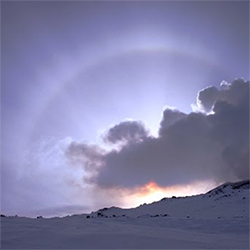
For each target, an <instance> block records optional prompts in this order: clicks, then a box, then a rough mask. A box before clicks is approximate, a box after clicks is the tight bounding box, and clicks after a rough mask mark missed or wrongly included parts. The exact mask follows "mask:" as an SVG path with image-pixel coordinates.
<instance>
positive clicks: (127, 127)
mask: <svg viewBox="0 0 250 250" xmlns="http://www.w3.org/2000/svg"><path fill="white" fill-rule="evenodd" d="M148 134H149V132H148V131H147V130H146V129H145V126H144V124H143V123H142V122H140V121H123V122H121V123H119V124H117V125H115V126H113V127H111V128H110V129H109V130H108V132H107V133H106V134H105V135H104V138H103V139H104V141H105V142H107V143H111V144H115V143H118V142H123V143H129V142H137V141H140V140H143V139H145V138H146V137H147V136H148Z"/></svg>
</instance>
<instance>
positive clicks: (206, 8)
mask: <svg viewBox="0 0 250 250" xmlns="http://www.w3.org/2000/svg"><path fill="white" fill-rule="evenodd" d="M1 45H2V50H1V52H2V54H1V59H2V61H1V76H2V78H1V212H2V213H6V214H24V215H30V216H31V215H36V214H37V213H40V214H48V215H50V214H61V213H74V212H82V211H83V212H84V211H90V210H92V209H95V208H97V207H98V206H102V205H110V206H111V205H113V203H115V198H114V199H110V198H108V201H107V199H105V197H109V196H108V195H110V193H108V194H107V193H106V194H103V193H102V192H103V189H105V188H106V187H107V186H108V187H109V186H110V185H111V186H112V187H113V186H115V187H116V186H117V185H118V186H119V185H120V184H119V183H121V185H122V187H121V188H124V187H126V188H129V187H130V186H131V187H132V186H133V187H134V186H136V185H137V184H138V185H144V184H145V183H146V182H147V181H150V178H148V177H150V176H152V175H153V173H152V172H151V171H149V172H147V171H146V175H145V176H143V177H141V179H140V178H139V179H140V180H138V177H136V176H137V172H138V173H139V176H140V171H143V169H141V168H142V165H144V164H145V165H147V163H148V162H149V160H148V159H144V160H142V161H139V162H137V161H132V160H131V159H132V158H131V154H130V152H131V150H134V151H133V152H137V150H138V152H141V153H140V154H142V155H144V154H148V155H150V152H151V153H152V152H153V151H154V149H155V147H156V148H157V147H159V148H161V149H162V147H163V148H165V147H166V148H168V149H169V151H171V150H172V148H171V147H172V146H171V145H173V144H174V143H173V144H171V145H169V144H165V141H164V140H165V139H162V140H163V141H164V143H162V144H161V137H160V138H158V130H159V129H160V133H162V134H161V136H162V137H164V136H165V134H169V133H170V132H169V129H168V128H167V127H166V128H165V126H166V125H165V124H166V123H167V124H168V122H169V120H168V119H169V117H170V116H169V115H170V114H169V113H171V111H166V112H165V111H164V110H165V108H164V106H169V107H176V108H177V109H178V110H179V111H178V112H179V113H178V112H177V113H178V114H177V115H176V114H175V111H173V113H174V114H173V117H179V115H180V117H184V116H186V115H187V114H189V113H190V112H192V107H191V104H196V96H197V93H198V92H199V91H200V90H202V89H204V88H205V87H206V86H211V85H212V86H215V87H217V88H218V89H219V90H218V91H219V92H218V93H219V94H217V92H216V91H215V92H214V93H215V95H216V97H215V96H213V98H212V97H211V95H210V94H207V93H208V91H205V92H204V93H205V94H204V96H205V97H206V95H208V97H207V98H208V99H201V103H202V105H203V106H202V107H203V112H205V111H208V110H204V109H205V108H206V107H207V106H206V105H208V106H209V104H207V103H206V101H207V100H210V101H211V102H213V103H214V102H216V101H217V100H224V101H225V100H226V101H227V102H228V103H232V104H233V105H236V106H237V105H238V104H239V103H238V99H237V101H235V100H236V99H234V98H233V97H234V95H235V93H238V92H237V91H238V89H240V87H239V88H238V87H236V88H235V89H236V90H235V89H234V87H229V90H226V91H228V92H226V91H225V89H223V88H221V89H220V83H221V82H222V81H223V80H224V81H226V82H228V83H231V82H232V81H233V80H234V79H235V78H244V79H245V80H249V2H248V1H240V2H239V1H218V2H217V1H208V2H204V1H193V2H189V1H187V2H181V1H176V2H168V1H166V2H164V1H159V2H157V1H154V2H153V1H149V2H140V1H138V2H137V1H129V2H120V1H117V2H113V1H107V2H105V1H103V2H102V1H94V2H88V1H75V2H71V1H60V2H59V1H51V2H47V1H40V2H36V1H34V2H32V1H17V2H16V1H9V2H6V1H4V2H1ZM237 84H238V85H237ZM237 84H236V85H237V86H240V84H242V85H241V86H243V85H244V84H245V83H241V82H240V81H239V83H238V82H237ZM236 85H235V86H236ZM244 86H245V85H244ZM244 86H243V87H242V88H244ZM212 91H214V90H211V92H212ZM234 91H235V92H234ZM224 92H226V93H224ZM231 92H232V93H233V94H230V96H229V97H228V93H231ZM239 93H240V94H242V91H241V89H240V90H239ZM232 96H233V97H232ZM201 98H203V97H201ZM213 103H212V104H213ZM193 107H194V105H193ZM218 107H219V108H220V105H219V104H218ZM199 108H200V107H196V109H198V110H199ZM210 108H211V107H210V106H209V107H208V109H210ZM219 108H218V110H220V109H219ZM167 110H169V109H167ZM228 110H229V109H228ZM230 110H231V109H230ZM239 110H241V109H239ZM163 111H164V113H163ZM218 112H219V111H218ZM228 112H231V111H228ZM232 112H234V111H232ZM239 112H240V111H239ZM242 112H243V111H242ZM184 113H185V114H184ZM236 113H237V112H236ZM182 114H184V116H182ZM244 114H245V113H244ZM165 115H166V116H165ZM126 119H133V120H135V121H142V124H144V125H143V126H141V124H139V125H138V126H137V123H135V124H132V126H131V124H130V123H129V122H128V124H126V123H125V125H124V123H122V121H124V120H126ZM174 119H177V118H174ZM178 119H179V118H178ZM178 119H177V120H178ZM192 119H193V118H190V120H191V121H190V123H189V116H188V119H187V120H188V121H185V122H183V124H182V125H179V127H180V128H173V129H172V130H170V131H172V134H171V136H170V138H168V141H171V140H173V141H176V140H177V141H178V140H181V138H179V137H178V136H177V137H174V135H175V133H177V132H178V131H179V130H178V129H180V131H182V128H183V129H187V128H190V126H193V125H192V122H193V120H192ZM195 119H197V120H199V119H200V118H194V120H195ZM216 119H217V118H215V120H216ZM218 119H219V118H218ZM211 120H212V122H213V117H212V119H211ZM161 121H162V122H161ZM166 121H167V122H166ZM240 121H241V120H240ZM115 124H121V126H118V127H116V129H113V130H112V131H113V132H112V133H114V134H108V135H110V136H111V137H107V135H106V138H113V139H112V140H113V141H117V140H118V141H119V140H123V139H124V138H125V139H124V140H126V141H129V143H132V144H131V145H132V146H128V145H130V144H127V146H124V148H123V150H122V151H121V152H120V153H119V154H117V156H116V155H115V156H114V154H112V153H103V152H100V149H99V146H93V147H92V146H91V147H90V146H89V144H97V145H102V146H103V147H104V148H105V150H108V148H109V147H112V145H111V146H110V145H109V146H107V145H106V146H105V145H104V142H103V141H102V138H103V137H105V136H103V135H102V134H103V133H105V131H106V133H109V132H107V129H108V128H111V127H112V126H114V125H115ZM185 124H187V125H185ZM190 124H191V125H190ZM144 126H145V127H146V129H145V131H146V130H147V132H145V131H144ZM195 126H196V125H194V127H195ZM235 126H236V125H235ZM229 127H230V126H229ZM239 127H240V126H239ZM114 128H115V127H114ZM237 128H238V127H237ZM215 129H217V128H215ZM241 130H242V129H241ZM110 131H111V130H110ZM131 131H132V132H131ZM138 131H139V132H138ZM166 131H167V132H166ZM176 131H177V132H176ZM188 131H189V130H188ZM216 131H217V130H216ZM232 131H233V132H232V133H234V130H232ZM242 131H243V130H242ZM144 132H145V133H144ZM178 133H179V132H178ZM235 133H236V132H235ZM149 134H150V136H153V137H154V138H155V139H152V137H150V138H151V139H148V138H149ZM112 136H113V137H112ZM136 136H137V137H138V138H139V139H140V140H141V141H145V143H144V144H143V145H142V147H140V146H138V145H141V144H134V141H133V142H131V140H135V139H136V140H137V139H138V138H137V137H136ZM142 136H144V137H142ZM245 136H247V134H245ZM135 137H136V138H135ZM172 137H173V138H172ZM117 138H120V139H117ZM145 138H146V139H145ZM164 138H165V137H164ZM199 138H200V137H198V139H197V140H199ZM240 138H241V137H240ZM139 139H138V140H139ZM144 139H145V140H144ZM203 139H204V141H206V142H207V139H206V138H203ZM191 141H193V140H191ZM237 142H238V141H237ZM136 143H137V142H136ZM140 143H141V142H140ZM159 143H160V144H159ZM211 143H212V142H211ZM223 143H224V141H223ZM194 144H195V142H194ZM72 145H73V146H74V145H75V147H73V148H72ZM86 145H87V146H86ZM85 146H86V147H85ZM203 146H204V145H203ZM97 147H98V148H97ZM199 148H202V147H199ZM208 148H209V149H210V145H206V146H204V151H206V152H207V151H208V150H209V149H208ZM231 148H233V146H232V147H231ZM202 149H203V148H202ZM75 150H76V151H75ZM144 150H145V151H144ZM173 150H174V149H173ZM225 150H226V149H225ZM227 150H229V149H227ZM227 150H226V151H225V154H227V153H228V151H227ZM232 150H233V149H232ZM79 152H80V153H79ZM86 152H87V154H88V155H87V157H85V158H87V160H86V159H85V160H84V161H82V158H81V157H80V163H79V159H78V158H77V159H75V156H76V153H77V157H79V155H81V154H82V153H83V155H84V156H86V155H85V154H86ZM157 152H161V150H160V149H159V150H158V151H157ZM174 152H176V151H174ZM223 152H224V151H223ZM140 154H138V157H141V155H140ZM197 154H200V155H202V157H207V155H204V156H203V152H197ZM69 155H70V157H69ZM72 157H73V158H74V159H73V162H72ZM93 157H94V158H93ZM135 157H137V155H136V156H135ZM154 157H155V158H153V159H155V162H152V163H151V165H150V164H149V166H147V167H145V168H147V169H148V170H149V169H150V168H151V167H152V168H153V167H155V166H152V165H154V164H155V165H159V166H160V168H159V170H157V169H156V170H155V171H159V172H161V171H163V170H162V168H163V167H164V166H165V165H164V163H165V162H167V161H168V159H169V158H166V159H165V158H164V157H159V158H158V157H156V156H154ZM169 157H170V156H169ZM142 158H143V157H142ZM170 158H171V157H170ZM140 159H141V158H140ZM204 159H205V158H204ZM237 159H238V158H237ZM99 160H100V161H101V162H102V164H104V165H105V167H107V166H110V168H109V170H110V169H111V170H112V171H113V172H112V173H115V172H116V170H113V167H114V166H119V167H117V168H115V167H114V168H115V169H118V170H119V171H120V172H122V173H123V172H124V176H126V174H127V173H128V171H129V167H128V166H133V169H134V174H128V175H127V176H126V178H130V182H126V181H123V180H120V179H119V177H118V176H117V175H115V174H114V175H112V174H109V171H106V172H105V171H104V170H103V169H105V168H102V170H99V168H98V166H99V165H98V164H99V162H98V161H99ZM208 160H210V158H209V159H208ZM239 161H240V162H241V159H240V160H239ZM76 162H77V163H76ZM103 162H104V163H103ZM121 162H122V163H123V164H120V163H121ZM171 163H172V162H171ZM212 163H214V161H212V160H211V164H212ZM79 164H80V165H81V167H79V166H75V165H79ZM88 164H89V165H90V167H91V168H93V169H94V170H93V169H91V171H89V170H88V169H86V165H88ZM102 164H101V165H102ZM166 164H167V163H166ZM175 164H177V163H175ZM175 164H173V168H174V167H175ZM180 164H181V163H180ZM194 164H201V163H200V161H197V163H194ZM83 165H84V166H83ZM122 165H124V166H122ZM163 165H164V166H163ZM169 165H171V164H169ZM171 166H172V165H171ZM178 166H179V167H180V171H181V169H182V168H184V166H182V165H181V166H180V165H178ZM223 166H224V165H223ZM127 167H128V168H127ZM137 167H138V168H137ZM95 168H96V169H95ZM106 169H108V167H107V168H106ZM208 169H210V168H209V167H208ZM111 170H110V171H111ZM139 170H140V171H139ZM195 170H197V169H196V168H195ZM119 171H118V172H119ZM93 172H94V173H93ZM120 172H119V173H120ZM184 172H185V171H184ZM200 172H202V173H205V174H204V176H203V174H201V173H200ZM200 172H199V171H195V174H192V173H193V172H192V171H191V172H190V173H191V174H190V177H187V178H185V177H184V176H182V175H180V178H174V177H173V178H174V179H173V180H174V181H173V182H171V181H170V182H169V180H170V179H171V178H172V177H171V176H172V175H173V176H175V173H172V172H171V174H170V175H169V176H168V172H166V176H168V177H166V182H164V181H163V180H162V179H160V178H159V179H157V178H158V177H157V176H155V179H156V180H157V181H158V182H157V183H158V184H160V185H163V186H164V185H165V186H167V185H168V184H171V185H173V184H186V183H188V182H189V181H195V180H201V179H204V180H205V179H206V176H207V178H208V179H212V180H216V181H222V180H223V181H226V180H227V178H228V180H231V179H233V177H230V176H227V177H225V178H224V179H223V178H221V177H220V178H219V177H218V176H220V175H221V173H222V172H220V171H218V173H217V172H216V173H214V172H211V171H210V170H209V171H207V172H206V171H203V170H200ZM132 173H133V172H132ZM244 173H245V172H244ZM88 175H91V176H90V177H93V176H94V177H95V178H94V177H93V178H94V181H89V180H88V177H89V176H88ZM92 175H93V176H92ZM118 175H119V174H118ZM185 176H186V175H185ZM239 176H242V175H239ZM239 176H238V178H243V177H239ZM216 177H218V180H217V178H216ZM246 177H247V176H246ZM93 178H92V179H93ZM92 179H91V180H92ZM114 179H115V181H114V182H113V181H112V180H114ZM117 182H119V183H117ZM93 185H94V190H93ZM96 189H97V191H98V192H99V194H100V196H102V197H104V198H100V201H97V200H98V199H97V198H96V197H94V198H93V196H94V194H96V193H95V192H97V191H96ZM105 195H106V196H105ZM104 200H105V201H104Z"/></svg>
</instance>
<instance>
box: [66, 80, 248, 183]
mask: <svg viewBox="0 0 250 250" xmlns="http://www.w3.org/2000/svg"><path fill="white" fill-rule="evenodd" d="M197 105H201V106H202V108H203V110H204V109H205V110H206V111H211V109H212V113H211V112H210V113H209V114H207V113H206V112H200V113H199V112H196V113H190V114H184V113H182V112H180V111H178V110H173V109H169V108H167V109H166V110H165V111H164V112H163V118H162V121H161V123H160V129H159V136H158V137H156V138H155V137H151V136H149V135H148V133H147V132H146V129H145V128H144V126H142V125H141V124H140V123H139V122H125V123H124V122H123V123H120V124H118V125H116V126H114V127H113V128H111V129H110V130H109V131H108V132H107V134H106V137H105V140H106V141H108V142H112V143H116V142H118V141H121V140H126V141H134V140H135V139H136V143H127V144H124V145H123V146H122V147H121V148H120V149H119V150H112V151H109V152H101V151H100V149H98V150H97V148H96V147H93V146H91V147H90V146H88V145H86V144H81V143H73V144H71V145H70V147H69V149H68V152H67V153H68V155H69V156H71V157H74V158H76V159H78V160H79V161H80V162H81V163H82V165H83V166H84V167H85V169H89V171H92V170H93V169H96V171H95V174H93V175H92V176H91V177H90V179H89V180H90V181H91V182H92V183H94V184H96V185H98V186H101V187H125V188H128V187H135V186H140V185H144V184H146V183H148V182H149V181H152V180H154V181H155V182H157V183H158V185H162V186H167V185H173V184H186V183H190V182H192V181H197V180H206V179H213V180H215V181H218V182H220V181H231V180H236V179H240V180H242V179H246V178H248V177H249V82H246V81H244V80H242V79H237V80H235V81H233V82H232V83H231V84H229V83H225V82H223V83H222V84H221V86H220V89H216V88H214V87H209V88H206V89H203V90H202V91H200V92H199V94H198V104H197ZM142 138H143V139H142ZM138 139H140V140H138ZM83 159H85V160H83ZM86 159H87V160H86ZM91 169H92V170H91Z"/></svg>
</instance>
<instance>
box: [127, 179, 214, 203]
mask: <svg viewBox="0 0 250 250" xmlns="http://www.w3.org/2000/svg"><path fill="white" fill-rule="evenodd" d="M215 186H217V183H215V182H214V181H211V180H207V181H199V182H193V183H190V184H187V185H174V186H168V187H160V186H158V185H157V183H155V182H154V181H150V182H149V183H147V184H146V185H144V186H142V187H139V188H136V189H134V190H133V193H132V194H131V195H130V196H129V197H127V199H126V200H127V201H128V202H126V203H125V205H124V206H123V207H126V208H129V207H136V206H139V205H141V204H143V203H152V202H154V201H159V200H160V199H162V198H164V197H167V198H171V197H172V196H176V197H183V196H191V195H198V194H202V193H206V192H207V191H209V190H211V189H212V188H214V187H215Z"/></svg>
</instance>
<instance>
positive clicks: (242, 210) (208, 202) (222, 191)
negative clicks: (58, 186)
mask: <svg viewBox="0 0 250 250" xmlns="http://www.w3.org/2000/svg"><path fill="white" fill-rule="evenodd" d="M90 216H94V217H96V216H98V217H102V216H103V217H106V216H108V217H113V216H129V217H153V216H163V217H165V216H168V217H173V218H207V219H209V218H211V219H212V218H213V219H214V218H228V219H229V218H248V217H249V180H247V181H241V182H237V183H225V184H223V185H221V186H219V187H217V188H215V189H213V190H211V191H209V192H208V193H206V194H203V195H196V196H189V197H178V198H163V199H162V200H160V201H157V202H153V203H151V204H144V205H141V206H139V207H136V208H132V209H121V208H116V207H111V208H104V209H100V210H98V211H96V212H93V213H92V214H91V215H90Z"/></svg>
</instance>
